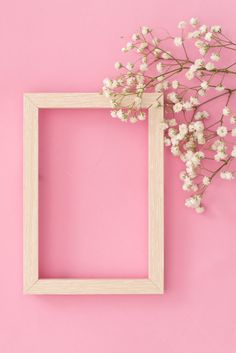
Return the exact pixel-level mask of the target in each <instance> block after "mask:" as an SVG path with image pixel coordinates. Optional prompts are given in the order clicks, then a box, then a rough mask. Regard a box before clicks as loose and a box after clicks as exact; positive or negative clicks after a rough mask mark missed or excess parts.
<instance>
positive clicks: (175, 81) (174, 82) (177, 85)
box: [171, 80, 179, 89]
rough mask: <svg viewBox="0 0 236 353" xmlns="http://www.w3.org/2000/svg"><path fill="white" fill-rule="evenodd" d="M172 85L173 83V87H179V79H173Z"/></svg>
mask: <svg viewBox="0 0 236 353" xmlns="http://www.w3.org/2000/svg"><path fill="white" fill-rule="evenodd" d="M171 85H172V88H174V89H177V88H178V87H179V81H177V80H174V81H172V84H171Z"/></svg>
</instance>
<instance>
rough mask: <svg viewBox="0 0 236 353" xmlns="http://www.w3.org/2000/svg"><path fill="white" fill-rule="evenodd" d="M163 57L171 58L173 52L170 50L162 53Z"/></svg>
mask: <svg viewBox="0 0 236 353" xmlns="http://www.w3.org/2000/svg"><path fill="white" fill-rule="evenodd" d="M161 57H162V59H166V60H168V59H170V58H171V53H170V52H165V53H163V54H162V55H161Z"/></svg>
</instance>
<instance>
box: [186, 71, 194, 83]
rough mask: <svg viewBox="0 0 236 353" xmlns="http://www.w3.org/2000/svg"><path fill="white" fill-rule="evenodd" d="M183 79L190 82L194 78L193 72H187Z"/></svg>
mask: <svg viewBox="0 0 236 353" xmlns="http://www.w3.org/2000/svg"><path fill="white" fill-rule="evenodd" d="M185 77H186V78H187V79H188V80H189V81H190V80H192V79H193V78H194V72H193V70H188V71H187V72H186V74H185Z"/></svg>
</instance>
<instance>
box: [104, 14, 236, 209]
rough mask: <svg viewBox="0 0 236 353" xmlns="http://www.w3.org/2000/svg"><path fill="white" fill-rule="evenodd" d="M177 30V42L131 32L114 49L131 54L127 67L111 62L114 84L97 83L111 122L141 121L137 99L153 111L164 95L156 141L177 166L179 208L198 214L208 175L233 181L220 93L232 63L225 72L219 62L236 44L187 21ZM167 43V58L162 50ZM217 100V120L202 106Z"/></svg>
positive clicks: (230, 128) (235, 120)
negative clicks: (147, 97) (160, 137)
mask: <svg viewBox="0 0 236 353" xmlns="http://www.w3.org/2000/svg"><path fill="white" fill-rule="evenodd" d="M178 29H179V32H180V33H179V34H178V35H176V36H174V37H171V36H168V38H162V37H161V35H160V36H155V34H154V31H153V30H152V29H151V28H150V27H148V26H143V27H141V28H140V29H139V31H137V32H136V33H134V34H133V35H132V36H131V39H130V41H129V42H128V43H127V44H126V45H125V46H124V47H123V48H122V50H121V51H122V52H123V53H129V52H132V59H133V60H132V61H128V62H126V63H123V62H121V61H117V62H116V63H115V69H116V70H118V72H119V73H118V77H116V78H115V79H109V78H106V79H105V80H104V81H103V94H104V95H105V96H106V97H108V98H109V99H110V100H111V103H112V106H113V109H112V111H111V116H112V117H113V118H118V119H120V120H121V121H122V122H128V121H129V122H131V123H137V122H138V121H142V120H145V119H146V114H145V111H144V110H143V109H142V97H143V94H144V93H145V92H155V93H156V101H155V103H153V106H154V107H156V108H158V107H159V106H160V103H159V97H160V96H161V95H164V96H165V120H164V121H163V123H162V126H163V130H164V135H165V138H164V142H165V145H166V146H168V147H169V148H170V150H171V153H172V154H173V155H174V156H177V157H178V158H180V159H181V161H182V162H183V163H184V165H185V168H184V170H183V171H182V172H181V174H180V179H181V180H182V182H183V185H182V187H183V190H185V191H188V192H190V193H191V195H190V197H189V198H188V199H187V200H186V203H185V204H186V206H187V207H190V208H193V209H195V210H196V212H197V213H202V212H203V211H204V207H203V206H202V199H203V195H204V193H205V191H206V189H207V187H208V186H209V185H211V183H212V180H213V179H214V178H215V176H216V175H219V176H220V177H221V178H222V179H224V180H232V179H234V171H233V170H229V169H230V168H231V167H232V163H231V162H232V161H233V160H234V159H235V158H236V143H235V142H234V141H233V140H232V139H234V138H235V137H236V115H235V114H234V113H233V112H232V108H231V104H230V99H231V97H232V95H233V94H234V92H235V91H236V89H235V88H232V87H227V86H226V84H225V82H226V81H225V77H226V76H227V75H230V74H233V75H235V74H236V71H234V70H233V67H234V65H236V63H233V64H232V65H228V66H227V67H225V66H223V65H222V64H221V58H222V56H223V53H224V51H225V50H232V51H236V44H234V42H233V41H230V40H229V39H227V37H226V36H225V35H223V34H222V29H221V26H219V25H213V26H208V25H205V24H201V23H200V22H199V20H198V19H197V18H195V17H193V18H191V19H190V20H189V21H180V22H179V24H178ZM167 41H171V42H172V43H171V44H172V46H173V50H172V51H169V50H167V49H166V47H167V46H166V42H167ZM163 44H164V45H163ZM190 48H194V50H189V49H190ZM175 51H176V52H175ZM196 52H197V53H199V54H198V55H197V57H196V55H195V57H191V56H193V55H191V53H196ZM180 53H182V56H181V54H180ZM134 54H136V55H137V56H138V60H134ZM208 96H209V98H208ZM218 98H219V99H224V98H225V105H224V106H223V107H222V110H221V111H219V117H218V118H217V117H216V115H215V114H212V112H211V110H210V109H207V103H210V102H213V103H214V102H217V100H218Z"/></svg>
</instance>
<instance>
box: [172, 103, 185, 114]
mask: <svg viewBox="0 0 236 353" xmlns="http://www.w3.org/2000/svg"><path fill="white" fill-rule="evenodd" d="M182 109H183V105H182V104H181V103H176V104H175V105H174V106H173V110H174V112H175V113H179V112H181V110H182Z"/></svg>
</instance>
